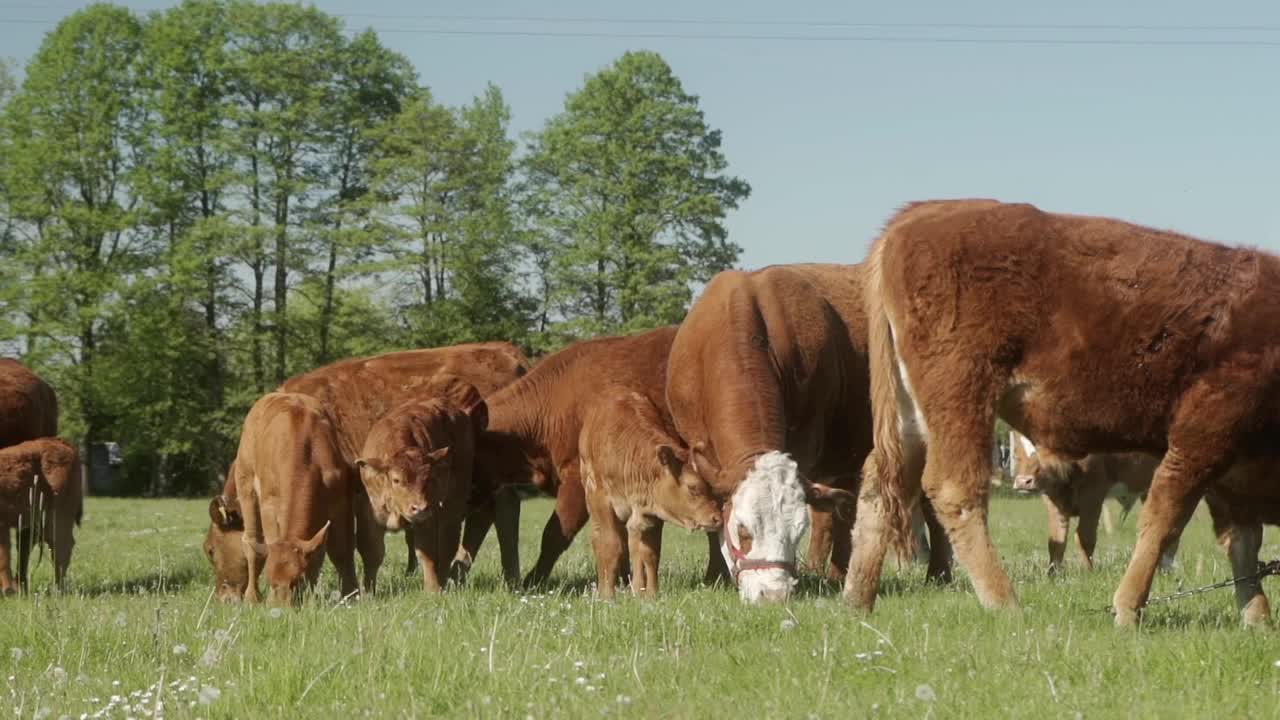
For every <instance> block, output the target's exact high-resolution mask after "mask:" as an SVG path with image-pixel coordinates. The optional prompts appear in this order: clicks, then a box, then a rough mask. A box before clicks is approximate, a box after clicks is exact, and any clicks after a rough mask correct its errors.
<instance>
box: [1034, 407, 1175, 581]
mask: <svg viewBox="0 0 1280 720" xmlns="http://www.w3.org/2000/svg"><path fill="white" fill-rule="evenodd" d="M1009 436H1010V439H1011V441H1012V442H1011V452H1012V454H1013V489H1014V490H1016V491H1018V492H1036V491H1039V492H1041V493H1042V497H1043V498H1044V506H1045V510H1046V512H1047V513H1048V516H1049V572H1050V573H1053V572H1056V571H1057V570H1058V569H1059V568H1061V567H1062V559H1063V555H1064V554H1065V552H1066V548H1067V533H1068V532H1069V531H1070V529H1071V518H1073V517H1076V518H1079V523H1078V524H1077V526H1076V547H1077V548H1078V549H1079V550H1080V557H1081V559H1083V560H1084V564H1085V567H1087V568H1089V569H1090V570H1092V569H1093V549H1094V547H1096V546H1097V543H1098V520H1099V519H1100V518H1101V517H1102V510H1103V503H1104V502H1105V501H1106V499H1107V496H1109V495H1111V494H1112V493H1113V492H1114V491H1116V490H1119V492H1120V494H1119V495H1118V499H1119V500H1120V503H1121V505H1123V506H1124V509H1125V512H1126V513H1127V512H1128V511H1129V509H1130V508H1132V507H1133V504H1134V502H1135V501H1136V500H1137V499H1138V498H1139V497H1141V496H1145V495H1146V493H1147V489H1148V488H1150V487H1151V477H1152V476H1153V475H1155V472H1156V466H1158V465H1159V464H1160V459H1159V458H1157V457H1153V456H1151V455H1147V454H1145V453H1095V454H1092V455H1089V456H1087V457H1085V458H1084V459H1082V460H1062V459H1060V458H1055V457H1052V456H1050V455H1048V454H1047V453H1042V452H1038V451H1037V450H1036V446H1035V445H1034V444H1033V443H1032V442H1031V441H1030V440H1028V439H1027V438H1026V437H1025V436H1024V435H1021V434H1019V433H1017V432H1015V431H1011V432H1010V433H1009ZM1176 553H1177V543H1176V541H1175V542H1174V543H1173V544H1172V545H1171V546H1170V547H1169V549H1168V550H1167V551H1166V552H1165V554H1164V557H1163V558H1162V559H1161V564H1162V565H1164V566H1166V567H1169V566H1172V564H1173V557H1174V555H1175V554H1176Z"/></svg>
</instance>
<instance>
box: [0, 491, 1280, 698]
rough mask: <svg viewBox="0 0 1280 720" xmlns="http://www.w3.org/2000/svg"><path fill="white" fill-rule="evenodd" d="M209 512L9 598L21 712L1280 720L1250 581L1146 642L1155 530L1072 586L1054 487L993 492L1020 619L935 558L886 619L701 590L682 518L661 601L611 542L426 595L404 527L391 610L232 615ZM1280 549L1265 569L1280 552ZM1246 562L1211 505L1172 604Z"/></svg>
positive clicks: (908, 581)
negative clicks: (203, 546)
mask: <svg viewBox="0 0 1280 720" xmlns="http://www.w3.org/2000/svg"><path fill="white" fill-rule="evenodd" d="M207 508H208V502H207V500H198V501H197V500H181V501H179V500H110V499H100V498H90V499H89V501H88V504H87V505H86V512H85V521H84V525H83V527H82V528H79V529H77V531H76V538H77V543H76V548H75V555H74V556H73V559H72V563H71V571H70V575H69V577H70V583H71V588H70V589H71V592H70V593H69V594H66V595H58V594H56V593H49V592H46V590H49V589H51V587H50V586H51V584H52V572H51V570H50V568H49V562H48V560H47V557H46V560H45V562H44V564H43V565H42V566H40V567H39V568H37V570H36V572H35V574H34V588H35V589H36V590H37V591H38V592H36V593H33V594H32V595H31V596H29V597H24V598H18V597H14V598H6V599H5V600H4V603H5V606H4V612H5V620H6V621H5V622H3V623H0V648H2V649H3V650H4V653H5V663H6V669H5V673H6V674H7V675H9V676H12V677H13V678H14V680H13V681H12V682H10V683H9V688H10V689H11V691H12V692H11V695H10V696H9V703H10V705H12V706H13V707H14V708H20V709H21V710H22V712H21V713H19V714H17V715H15V717H18V716H21V717H38V716H46V717H50V718H57V717H59V716H63V715H67V716H70V717H79V716H80V715H81V714H87V715H88V716H90V717H92V716H93V715H94V714H95V713H97V712H98V711H100V710H102V708H104V707H106V706H107V704H108V703H109V702H110V698H111V696H112V695H117V696H120V697H122V698H128V702H129V704H130V705H132V706H133V708H131V709H130V710H126V709H122V708H119V707H117V708H116V710H115V711H114V712H113V713H107V714H106V715H108V716H110V717H126V716H130V715H131V716H133V717H144V715H145V713H144V712H139V711H138V710H137V709H136V708H137V705H138V704H139V703H142V702H143V701H141V700H140V699H139V697H140V696H141V693H142V691H144V690H145V689H146V688H148V687H151V686H152V685H154V684H155V683H156V682H157V681H162V684H163V686H164V687H165V690H164V692H163V694H162V695H161V696H157V695H156V694H155V693H154V692H153V693H152V694H151V696H150V697H149V698H148V700H147V702H146V704H145V708H144V709H148V710H154V707H155V704H156V703H157V702H159V703H160V704H162V705H163V706H164V708H163V709H164V712H163V714H164V717H166V718H170V719H172V720H185V719H186V718H197V717H200V718H259V717H361V718H363V717H371V718H399V717H477V718H491V717H501V718H508V717H516V718H521V717H526V716H530V715H531V716H534V717H557V718H560V717H564V718H601V717H610V718H614V717H621V718H650V717H663V718H715V717H723V716H725V715H726V714H729V712H732V711H734V710H736V711H738V712H741V714H742V715H743V716H744V717H752V718H756V717H771V718H772V717H777V718H807V717H817V718H849V717H874V718H917V719H918V718H922V717H930V718H965V719H972V718H989V717H995V718H1004V717H1045V718H1074V717H1077V716H1080V717H1086V718H1112V717H1124V718H1128V717H1179V718H1199V717H1210V718H1215V717H1222V718H1262V717H1270V716H1273V715H1274V714H1275V712H1276V693H1277V682H1278V681H1280V670H1278V669H1277V668H1276V667H1275V666H1274V663H1275V662H1276V660H1277V659H1278V658H1277V651H1276V641H1275V636H1274V632H1254V631H1246V630H1243V629H1242V628H1240V627H1239V621H1238V620H1237V616H1236V611H1235V602H1234V599H1233V597H1232V593H1231V591H1230V590H1219V591H1217V592H1215V593H1210V594H1205V595H1201V596H1198V597H1194V598H1187V599H1185V600H1179V601H1177V602H1176V603H1170V604H1167V605H1159V606H1153V607H1152V608H1151V609H1150V611H1149V612H1148V615H1147V618H1146V624H1145V626H1144V627H1143V628H1142V630H1140V631H1138V632H1129V631H1120V630H1117V629H1116V628H1114V627H1112V624H1111V623H1112V620H1111V616H1110V615H1109V614H1108V613H1106V612H1102V611H1100V610H1099V608H1102V607H1105V606H1106V605H1107V604H1108V603H1109V602H1110V599H1111V593H1112V592H1113V591H1114V589H1115V587H1116V583H1117V582H1118V581H1119V578H1120V576H1121V574H1122V573H1123V571H1124V567H1125V561H1126V559H1127V556H1128V549H1129V548H1130V547H1132V543H1133V538H1134V534H1135V531H1136V524H1135V522H1134V520H1133V518H1132V517H1131V518H1130V519H1129V521H1128V522H1127V523H1125V524H1124V525H1121V526H1119V527H1118V528H1117V530H1116V533H1115V534H1114V535H1110V536H1107V535H1104V536H1103V537H1101V538H1100V539H1099V545H1098V552H1097V554H1096V555H1095V560H1096V562H1097V569H1096V570H1094V571H1093V572H1088V571H1085V570H1084V569H1083V568H1082V567H1080V564H1079V561H1078V560H1077V558H1075V557H1071V558H1069V559H1068V564H1067V567H1066V568H1065V570H1064V571H1063V572H1061V573H1059V574H1058V575H1057V576H1055V577H1052V578H1051V577H1049V576H1048V575H1047V574H1046V573H1045V571H1044V566H1045V559H1046V555H1045V547H1044V538H1045V528H1044V517H1045V516H1044V507H1043V505H1042V504H1041V503H1040V501H1039V500H1038V499H1036V498H1007V497H996V498H994V499H993V500H992V508H991V512H992V516H993V517H994V518H996V522H995V523H994V524H993V529H992V532H993V534H994V540H995V543H996V546H997V547H998V548H999V549H1000V551H1001V555H1002V556H1003V557H1004V558H1005V562H1007V563H1008V567H1009V570H1010V575H1011V578H1012V579H1013V581H1014V583H1015V586H1016V587H1017V590H1018V596H1019V599H1020V601H1021V602H1022V605H1023V609H1022V610H1021V611H1020V612H1016V613H1001V612H990V611H984V610H982V609H981V608H980V607H979V605H978V602H977V600H976V598H975V597H974V594H973V591H972V589H971V588H970V586H969V583H968V581H967V579H966V578H965V576H964V574H963V573H960V574H959V575H958V577H957V579H956V583H955V585H954V586H952V587H948V588H939V587H936V586H931V585H928V584H926V583H925V581H924V571H923V568H920V567H913V568H911V569H910V570H907V571H902V570H897V569H895V568H893V567H889V568H886V571H885V575H886V583H885V584H886V586H887V588H888V592H886V593H885V595H884V596H882V598H881V599H880V601H879V602H878V603H877V605H876V610H875V613H874V614H872V615H870V616H860V615H857V614H855V613H853V612H851V611H850V610H849V609H848V608H847V607H845V606H844V604H843V603H842V602H841V600H840V596H839V592H840V588H839V587H838V586H836V584H834V583H829V582H825V581H819V580H817V579H816V578H813V577H805V578H803V579H802V581H801V584H800V586H799V588H798V590H799V595H798V597H796V598H795V599H794V600H792V601H791V602H790V603H788V604H787V605H785V606H783V605H772V606H761V607H747V606H744V605H742V603H741V602H740V601H739V600H738V598H737V596H736V595H735V594H734V593H732V592H731V591H729V590H727V589H725V588H719V589H706V588H702V587H700V586H699V580H700V579H701V576H702V568H703V567H704V565H705V562H706V540H705V539H703V537H702V536H701V535H700V534H690V533H686V532H682V531H676V530H668V531H667V532H666V537H665V538H664V542H663V547H662V566H661V568H660V573H661V578H660V584H659V588H660V595H659V597H658V598H657V599H656V600H652V601H642V600H636V599H634V598H630V597H627V596H625V594H622V593H620V594H619V598H618V599H617V600H616V601H615V602H599V601H597V600H595V599H594V598H593V597H592V596H591V594H590V593H591V583H592V582H593V581H594V580H595V572H594V566H593V564H592V562H591V551H590V543H588V542H587V538H586V537H582V538H580V539H579V540H578V542H576V543H575V544H574V545H573V546H572V547H571V548H570V549H569V551H568V552H566V553H565V555H564V556H563V557H562V558H561V560H560V562H559V564H558V565H557V567H556V571H555V573H554V574H553V576H552V581H551V587H550V590H549V591H548V592H545V593H532V594H524V593H519V594H518V593H511V592H508V591H507V590H505V589H504V588H503V587H502V584H501V580H500V575H499V568H498V558H497V552H496V548H495V547H493V546H492V544H490V545H487V546H485V547H484V548H482V550H481V552H480V555H479V557H478V558H477V560H478V562H477V565H476V568H475V571H474V572H473V573H472V575H471V577H470V578H469V582H468V585H467V587H465V588H463V589H461V590H458V589H452V590H450V591H448V592H446V593H444V594H443V595H440V596H435V597H424V596H423V594H422V590H421V586H420V583H421V579H420V577H418V576H415V577H410V578H405V577H403V576H402V574H401V573H402V570H403V568H404V564H403V563H404V545H403V543H402V542H400V538H399V536H396V535H392V536H390V537H388V538H387V540H388V543H387V546H388V553H387V561H386V563H385V564H384V565H383V567H382V572H381V574H380V577H379V593H378V595H377V596H376V597H374V598H371V599H362V600H359V601H357V602H354V603H352V604H351V605H350V606H337V605H335V603H334V602H333V601H332V600H330V599H329V596H328V594H329V592H331V591H333V590H334V589H335V588H336V578H335V576H334V573H333V570H332V566H331V565H330V564H329V563H328V561H326V563H325V565H326V567H325V570H324V574H323V575H322V578H321V585H322V591H321V593H319V594H318V596H313V597H311V598H310V599H308V600H307V601H306V602H305V603H304V605H303V606H302V607H301V608H298V609H289V610H284V611H283V612H282V613H281V612H273V611H272V610H271V609H270V608H268V607H265V606H263V607H245V606H242V605H224V604H221V603H219V602H217V601H213V602H210V601H209V591H210V589H211V588H212V576H211V573H210V571H209V569H208V567H209V566H208V563H207V561H206V560H205V559H204V558H203V557H202V555H201V551H200V545H199V542H200V538H201V536H202V535H203V533H204V531H205V528H206V527H207V526H208V523H209V520H208V510H207ZM1115 510H1116V507H1115V506H1114V505H1112V512H1113V513H1114V512H1115ZM550 511H551V503H550V502H549V501H546V500H536V501H529V502H527V503H525V504H524V509H523V512H522V514H521V520H522V528H521V538H522V540H523V543H522V548H521V549H522V557H523V558H525V560H524V562H525V564H526V567H527V565H528V563H531V562H532V558H533V557H534V555H535V554H536V552H537V549H538V539H539V538H540V537H541V534H542V525H543V523H544V521H545V520H546V517H547V515H548V513H549V512H550ZM1270 539H1271V542H1269V543H1268V545H1267V547H1265V548H1264V557H1274V556H1275V553H1276V551H1277V549H1280V548H1277V546H1276V544H1275V542H1274V540H1275V538H1274V537H1271V538H1270ZM490 542H492V540H490ZM1229 576H1230V568H1229V563H1228V562H1227V559H1226V556H1225V554H1224V553H1223V552H1222V551H1221V550H1219V549H1218V548H1217V547H1216V546H1215V544H1214V540H1213V533H1212V532H1211V530H1210V523H1209V521H1208V517H1207V514H1206V513H1205V512H1204V511H1203V510H1201V511H1200V512H1198V513H1197V514H1196V517H1195V518H1193V520H1192V523H1191V525H1190V526H1188V528H1187V531H1186V532H1185V533H1184V535H1183V538H1182V546H1181V548H1180V549H1179V567H1178V568H1176V569H1174V570H1173V571H1171V572H1161V573H1159V574H1158V575H1157V577H1156V580H1155V587H1154V592H1155V593H1156V594H1164V593H1167V592H1171V591H1174V590H1176V589H1178V588H1179V587H1182V586H1188V587H1190V586H1198V585H1203V584H1206V583H1209V582H1212V581H1216V580H1220V579H1223V578H1226V577H1229ZM1268 590H1269V591H1270V592H1272V593H1274V592H1275V591H1276V585H1274V584H1272V585H1268ZM193 676H194V677H195V678H196V682H195V683H194V686H193V683H190V682H188V680H187V679H188V678H190V677H193ZM579 678H582V680H581V681H579V680H578V679H579ZM115 683H119V684H118V685H116V684H115ZM201 687H204V688H211V689H214V690H216V691H217V692H216V693H214V692H213V691H212V690H209V691H206V692H205V693H204V695H203V699H204V701H206V702H207V703H208V704H205V703H204V702H201V699H200V698H201V696H200V688H201ZM135 692H137V693H138V695H133V693H135ZM93 698H97V699H96V700H93ZM189 703H195V704H194V706H193V705H190V704H189ZM46 711H47V715H46V714H45V713H46Z"/></svg>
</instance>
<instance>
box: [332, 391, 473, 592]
mask: <svg viewBox="0 0 1280 720" xmlns="http://www.w3.org/2000/svg"><path fill="white" fill-rule="evenodd" d="M487 423H488V410H487V408H486V407H485V404H484V400H482V399H480V393H479V392H478V391H476V389H475V388H474V387H472V386H471V385H468V384H465V383H458V391H457V392H455V393H447V392H446V393H442V394H440V395H438V396H436V397H432V398H430V399H425V400H410V401H409V402H406V403H404V404H402V405H400V406H398V407H397V408H395V409H394V410H392V411H391V412H389V413H387V414H386V415H384V416H383V417H382V419H381V420H379V421H378V422H377V423H375V424H374V426H373V430H372V431H370V432H369V437H368V439H366V440H365V443H364V450H363V452H362V453H361V457H360V459H358V460H356V467H357V468H359V470H360V479H361V482H362V483H363V484H364V487H365V490H366V491H367V492H368V494H369V499H370V501H371V504H372V506H373V510H374V516H375V517H376V518H377V519H378V521H379V522H381V523H383V524H384V525H385V526H386V527H389V528H393V529H394V528H399V527H400V526H401V525H409V526H412V528H413V531H412V532H411V533H409V535H411V536H412V537H413V541H414V551H415V553H416V556H417V559H418V564H419V565H421V566H422V583H423V588H424V589H425V590H426V591H427V592H439V591H441V590H442V589H444V584H445V581H446V580H447V579H448V576H449V564H450V563H451V562H452V561H453V560H454V557H455V556H456V554H457V552H458V546H459V541H460V540H461V536H462V521H463V518H464V517H465V516H466V511H467V507H468V501H469V499H470V497H471V489H472V488H471V474H472V465H473V461H474V457H475V442H476V436H477V435H478V434H479V433H481V432H483V431H484V429H485V426H486V425H487Z"/></svg>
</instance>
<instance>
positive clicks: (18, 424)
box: [0, 358, 58, 592]
mask: <svg viewBox="0 0 1280 720" xmlns="http://www.w3.org/2000/svg"><path fill="white" fill-rule="evenodd" d="M57 434H58V398H57V396H56V395H55V394H54V392H53V388H51V387H49V385H48V383H46V382H45V381H44V380H41V379H40V378H39V376H37V375H36V374H35V373H33V372H31V371H30V370H28V369H27V368H26V367H24V366H23V365H22V363H19V362H18V361H17V360H12V359H9V358H0V447H8V446H10V445H17V444H18V443H20V442H24V441H26V440H35V439H36V438H42V437H53V436H55V435H57ZM11 529H12V528H11V526H10V525H9V524H8V523H6V522H5V521H4V519H3V518H0V592H7V591H11V590H13V589H15V588H16V585H15V584H14V581H13V573H12V572H11V571H10V569H9V568H10V557H9V556H10V542H11V537H12V535H13V533H12V532H11ZM17 530H18V546H19V548H22V547H26V548H30V547H31V543H32V535H31V529H30V528H28V527H22V528H18V529H17ZM19 555H21V553H19ZM24 562H25V561H24ZM19 564H20V565H21V564H23V563H19Z"/></svg>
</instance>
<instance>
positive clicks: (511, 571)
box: [476, 490, 520, 588]
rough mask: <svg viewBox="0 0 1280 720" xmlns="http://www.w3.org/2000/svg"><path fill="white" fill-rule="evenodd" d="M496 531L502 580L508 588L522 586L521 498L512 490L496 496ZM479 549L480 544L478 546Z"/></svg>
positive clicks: (494, 510)
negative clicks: (500, 557) (500, 558)
mask: <svg viewBox="0 0 1280 720" xmlns="http://www.w3.org/2000/svg"><path fill="white" fill-rule="evenodd" d="M493 512H494V516H493V520H494V530H495V532H497V535H498V552H499V554H500V555H501V556H502V579H503V580H504V581H505V582H506V584H507V587H509V588H516V587H518V586H519V585H520V496H519V495H517V494H516V493H515V492H514V491H512V490H507V491H500V492H498V493H497V495H495V496H494V506H493ZM476 549H477V550H478V549H479V543H478V542H477V544H476Z"/></svg>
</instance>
